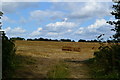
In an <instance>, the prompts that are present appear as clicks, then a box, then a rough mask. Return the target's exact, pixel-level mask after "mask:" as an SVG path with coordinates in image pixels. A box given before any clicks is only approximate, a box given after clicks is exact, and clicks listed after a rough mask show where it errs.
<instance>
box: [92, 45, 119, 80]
mask: <svg viewBox="0 0 120 80" xmlns="http://www.w3.org/2000/svg"><path fill="white" fill-rule="evenodd" d="M119 52H120V45H118V44H109V45H108V46H103V45H102V46H100V48H99V51H96V52H95V53H94V56H95V58H93V59H92V65H91V67H92V74H93V75H94V76H93V77H94V78H118V79H119V78H120V53H119Z"/></svg>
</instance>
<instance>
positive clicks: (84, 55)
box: [14, 41, 99, 78]
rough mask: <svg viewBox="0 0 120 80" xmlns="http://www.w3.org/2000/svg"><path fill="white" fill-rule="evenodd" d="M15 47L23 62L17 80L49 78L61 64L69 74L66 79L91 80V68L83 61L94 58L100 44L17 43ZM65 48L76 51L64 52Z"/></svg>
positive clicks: (16, 76) (17, 71) (18, 70)
mask: <svg viewBox="0 0 120 80" xmlns="http://www.w3.org/2000/svg"><path fill="white" fill-rule="evenodd" d="M15 45H16V48H17V51H16V54H17V55H19V56H21V60H22V62H21V65H20V66H21V68H18V69H17V70H16V75H15V76H14V77H15V78H48V75H49V73H51V72H50V71H51V70H52V69H54V67H55V65H57V64H59V63H61V62H62V63H64V64H66V65H67V66H66V67H65V68H67V70H68V72H69V76H66V77H65V78H90V75H89V67H88V66H86V64H85V63H84V62H83V61H84V60H87V59H89V58H92V57H94V56H93V53H94V51H96V50H97V48H98V47H99V44H98V43H86V42H52V41H51V42H48V41H16V42H15ZM65 46H68V47H67V49H69V48H70V47H72V48H74V50H71V51H70V50H63V48H65ZM78 49H80V51H78ZM63 70H64V69H63ZM63 72H64V71H63Z"/></svg>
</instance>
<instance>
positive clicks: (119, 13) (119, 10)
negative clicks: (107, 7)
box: [108, 0, 120, 42]
mask: <svg viewBox="0 0 120 80" xmlns="http://www.w3.org/2000/svg"><path fill="white" fill-rule="evenodd" d="M113 2H114V3H116V4H115V5H113V7H112V8H113V9H114V11H112V12H111V14H112V15H114V16H115V19H116V21H108V23H109V24H111V25H114V26H115V28H114V29H111V30H112V31H115V32H116V34H115V35H113V37H114V38H115V39H116V40H117V41H119V42H120V0H113Z"/></svg>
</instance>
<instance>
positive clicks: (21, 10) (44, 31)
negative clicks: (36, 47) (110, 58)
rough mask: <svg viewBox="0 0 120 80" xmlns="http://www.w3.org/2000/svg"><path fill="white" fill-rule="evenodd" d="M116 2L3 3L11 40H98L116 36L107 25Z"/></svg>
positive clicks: (4, 24) (5, 24) (8, 34)
mask: <svg viewBox="0 0 120 80" xmlns="http://www.w3.org/2000/svg"><path fill="white" fill-rule="evenodd" d="M112 5H113V3H112V2H95V1H93V2H3V4H2V10H3V12H4V16H3V27H2V29H4V30H5V31H6V34H7V36H9V37H24V38H26V39H27V38H39V37H43V38H51V39H61V38H65V39H66V38H69V39H72V40H79V39H87V40H88V39H90V40H91V39H96V36H99V35H100V34H105V36H104V38H105V39H108V38H109V37H110V36H111V35H113V34H114V32H112V31H110V29H112V28H114V27H113V26H111V25H109V24H107V23H106V21H109V20H114V16H112V15H111V14H110V12H111V11H112Z"/></svg>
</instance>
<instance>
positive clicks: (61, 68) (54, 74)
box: [48, 63, 69, 78]
mask: <svg viewBox="0 0 120 80" xmlns="http://www.w3.org/2000/svg"><path fill="white" fill-rule="evenodd" d="M68 76H69V71H68V68H67V65H66V64H65V63H59V64H57V65H55V66H54V67H53V69H51V70H50V71H49V72H48V78H67V77H68Z"/></svg>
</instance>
